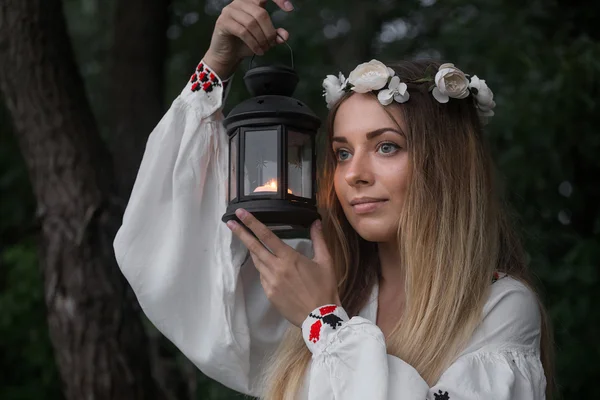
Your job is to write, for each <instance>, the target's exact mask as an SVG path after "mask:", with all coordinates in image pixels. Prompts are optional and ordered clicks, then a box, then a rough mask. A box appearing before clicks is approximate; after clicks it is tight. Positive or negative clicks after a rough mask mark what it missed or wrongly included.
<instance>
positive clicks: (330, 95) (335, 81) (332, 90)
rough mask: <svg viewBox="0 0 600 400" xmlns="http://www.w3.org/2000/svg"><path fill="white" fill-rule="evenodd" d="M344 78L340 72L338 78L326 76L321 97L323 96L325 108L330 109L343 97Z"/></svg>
mask: <svg viewBox="0 0 600 400" xmlns="http://www.w3.org/2000/svg"><path fill="white" fill-rule="evenodd" d="M346 83H347V82H346V78H345V77H344V75H343V74H342V73H341V72H340V74H339V76H335V75H327V77H326V78H325V79H323V89H325V90H324V91H323V96H325V102H326V103H327V108H331V107H332V106H333V104H335V102H337V101H338V100H339V99H340V98H341V97H342V96H343V95H344V87H346Z"/></svg>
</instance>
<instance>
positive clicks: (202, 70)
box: [181, 60, 231, 116]
mask: <svg viewBox="0 0 600 400" xmlns="http://www.w3.org/2000/svg"><path fill="white" fill-rule="evenodd" d="M230 79H231V77H230V78H229V79H227V80H226V81H223V80H222V79H221V78H220V77H219V76H218V75H217V74H216V72H214V71H213V70H212V69H211V68H210V66H208V65H206V63H205V62H204V60H202V61H200V63H199V64H198V66H197V67H196V70H195V71H194V73H193V74H192V76H191V77H190V79H189V81H188V83H187V85H186V87H185V88H184V89H183V92H182V93H181V97H182V98H183V99H185V101H186V102H187V103H188V104H193V105H194V107H198V106H199V105H200V107H199V110H201V114H203V115H204V116H208V115H211V114H213V113H214V112H215V111H217V110H218V109H220V108H221V107H222V105H223V103H224V101H225V97H226V96H227V93H228V92H229V86H231V85H228V84H227V82H228V81H229V80H230Z"/></svg>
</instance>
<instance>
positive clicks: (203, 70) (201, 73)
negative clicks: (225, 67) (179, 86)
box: [190, 60, 223, 93]
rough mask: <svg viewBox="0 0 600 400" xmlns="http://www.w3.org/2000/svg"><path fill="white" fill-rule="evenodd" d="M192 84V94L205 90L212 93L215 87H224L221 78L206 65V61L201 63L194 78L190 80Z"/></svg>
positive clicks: (193, 75)
mask: <svg viewBox="0 0 600 400" xmlns="http://www.w3.org/2000/svg"><path fill="white" fill-rule="evenodd" d="M190 83H191V84H192V86H191V87H190V90H191V91H192V92H197V91H198V90H203V91H205V92H206V93H210V92H212V91H213V89H214V88H215V87H221V86H223V82H222V81H221V78H219V77H218V76H217V74H215V73H214V72H213V71H212V70H211V69H210V68H209V67H208V66H207V65H206V64H205V63H204V60H202V61H200V63H199V64H198V66H197V67H196V72H194V73H193V74H192V77H191V78H190Z"/></svg>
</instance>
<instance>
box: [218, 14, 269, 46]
mask: <svg viewBox="0 0 600 400" xmlns="http://www.w3.org/2000/svg"><path fill="white" fill-rule="evenodd" d="M225 10H227V11H225ZM223 13H227V18H225V19H224V25H225V28H226V29H227V30H228V31H229V32H231V33H232V34H234V35H235V36H237V37H239V38H240V39H242V41H243V42H244V43H245V44H246V46H248V47H249V48H250V50H252V51H253V52H254V53H256V54H258V55H263V54H264V52H263V50H262V48H261V45H260V44H259V43H258V41H257V40H256V38H255V37H254V35H252V33H250V31H249V30H248V29H246V28H245V26H244V24H243V23H240V22H238V21H237V20H236V19H235V18H234V17H233V14H234V13H241V11H239V10H237V11H236V10H234V9H233V8H231V7H225V8H224V9H223Z"/></svg>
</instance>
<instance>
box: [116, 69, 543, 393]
mask: <svg viewBox="0 0 600 400" xmlns="http://www.w3.org/2000/svg"><path fill="white" fill-rule="evenodd" d="M227 92H228V87H227V88H225V89H224V88H223V82H222V81H221V79H220V78H219V77H218V76H217V75H216V74H214V73H212V71H211V70H210V68H209V67H208V66H206V65H204V64H203V63H202V62H201V63H200V64H199V65H198V68H197V71H196V72H195V73H194V75H192V78H191V80H190V81H189V82H188V84H187V85H186V87H185V88H184V90H183V91H182V92H181V94H180V95H179V96H178V97H177V98H176V99H175V101H174V102H173V103H172V105H171V108H170V109H169V110H168V111H167V113H166V114H165V115H164V117H163V118H162V119H161V121H160V122H159V123H158V125H157V126H156V128H155V129H154V130H153V132H152V133H151V135H150V137H149V139H148V142H147V146H146V150H145V153H144V157H143V161H142V163H141V166H140V169H139V172H138V175H137V179H136V182H135V185H134V188H133V192H132V194H131V198H130V200H129V204H128V205H127V209H126V211H125V215H124V217H123V224H122V226H121V228H120V229H119V232H118V234H117V236H116V238H115V241H114V249H115V254H116V257H117V261H118V264H119V266H120V268H121V270H122V272H123V274H124V275H125V277H126V278H127V280H128V281H129V283H130V285H131V287H132V288H133V290H134V292H135V294H136V296H137V298H138V300H139V302H140V304H141V307H142V309H143V310H144V312H145V314H146V315H147V316H148V318H149V319H150V320H151V321H152V323H153V324H154V325H155V326H156V327H157V328H158V329H159V330H160V331H161V332H162V333H163V334H164V335H165V336H166V337H167V338H168V339H169V340H171V341H172V342H173V343H174V344H175V345H176V346H177V347H178V348H179V349H180V350H181V351H182V352H183V354H185V355H186V356H187V357H188V358H189V359H190V360H191V361H192V362H193V363H194V364H195V365H196V366H197V367H198V368H199V369H200V370H201V371H202V372H203V373H204V374H205V375H207V376H209V377H210V378H212V379H214V380H216V381H219V382H220V383H222V384H223V385H225V386H227V387H230V388H232V389H234V390H237V391H239V392H242V393H245V394H248V395H252V396H259V395H260V393H261V388H260V387H258V384H257V382H258V377H259V374H260V371H261V370H262V368H263V365H264V363H263V361H264V360H265V357H266V356H267V355H268V354H270V353H271V352H273V351H274V350H275V349H276V347H277V345H278V343H279V342H280V340H281V338H282V335H283V333H284V332H285V330H286V329H287V328H288V327H290V326H292V325H291V323H289V322H288V321H287V320H286V319H284V318H283V317H282V316H281V315H280V314H279V313H278V311H277V310H276V309H275V308H274V307H273V306H272V305H271V304H270V302H269V301H268V299H267V297H266V295H265V293H264V291H263V288H262V286H261V283H260V277H259V274H258V271H257V270H256V268H255V267H254V265H252V258H251V257H246V255H247V249H246V248H245V246H244V244H243V243H242V242H241V241H239V239H237V237H236V236H235V235H233V234H232V232H231V231H230V230H229V229H228V228H227V227H226V225H225V224H224V223H223V222H222V221H221V216H222V215H223V214H224V213H225V209H226V207H227V198H226V193H227V179H228V157H229V154H228V139H227V134H226V132H225V130H224V128H223V126H222V118H223V114H222V111H221V110H222V105H223V102H224V99H225V97H226V94H227ZM285 242H286V243H287V244H289V245H290V246H292V247H294V248H295V249H296V250H298V251H299V252H301V253H303V254H305V255H306V256H308V257H312V255H313V249H312V244H311V241H310V240H308V239H285ZM244 260H245V261H244ZM377 302H378V286H377V285H376V286H375V287H374V289H373V292H372V294H371V297H370V301H369V302H368V303H367V305H366V306H365V307H364V308H363V309H362V310H361V312H360V313H359V315H358V316H354V317H352V318H348V316H347V315H346V313H345V311H344V309H343V308H342V307H337V308H336V307H333V308H327V307H325V308H321V309H319V308H317V309H315V310H314V311H313V312H312V313H311V315H310V316H307V319H306V320H305V321H304V323H303V325H302V331H303V336H304V339H305V342H306V345H307V346H308V348H309V349H310V351H311V352H312V353H313V357H312V360H311V362H310V364H309V366H308V370H307V373H306V374H305V381H304V385H303V387H302V391H301V393H299V394H298V397H297V398H298V399H299V400H323V399H343V400H359V399H360V400H364V399H370V400H387V399H389V400H392V399H393V400H423V399H427V400H475V399H496V400H509V399H511V400H517V399H523V400H533V399H535V400H538V399H544V398H545V395H544V391H545V386H546V380H545V377H544V371H543V368H542V364H541V362H540V329H541V327H540V325H541V321H540V313H539V309H538V306H537V302H536V298H535V296H534V294H533V293H532V292H531V291H530V290H529V289H528V288H527V287H526V286H524V285H523V284H522V283H520V282H518V281H517V280H515V279H513V278H511V277H510V276H505V277H502V278H501V279H499V280H498V281H496V282H495V283H494V284H492V288H491V294H490V296H489V299H488V301H487V303H486V305H485V307H484V310H483V316H484V318H483V322H482V324H481V326H480V327H479V328H478V329H477V330H476V332H475V334H474V335H473V337H472V339H471V341H470V343H469V344H468V346H467V347H466V348H465V350H464V351H463V352H462V353H461V355H460V356H459V357H458V358H457V359H456V361H455V362H454V363H453V364H452V365H451V366H450V367H449V368H448V369H447V370H446V371H445V372H444V373H443V375H442V376H441V378H440V379H439V381H438V382H437V383H436V384H435V385H434V386H433V387H429V385H428V384H427V383H426V382H425V381H424V380H423V379H422V378H421V376H420V375H419V373H418V372H417V371H416V370H415V369H414V368H413V367H412V366H410V365H409V364H407V363H406V362H404V361H403V360H401V359H400V358H398V357H395V356H392V355H389V354H387V353H386V346H385V342H384V335H383V333H382V331H381V330H380V329H379V327H378V326H377V325H376V324H375V322H376V315H377ZM326 315H329V317H327V316H326ZM332 315H334V316H332ZM315 316H316V317H315ZM317 320H321V321H320V322H318V323H317V324H315V322H316V321H317ZM332 321H333V322H334V323H331V322H332Z"/></svg>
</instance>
